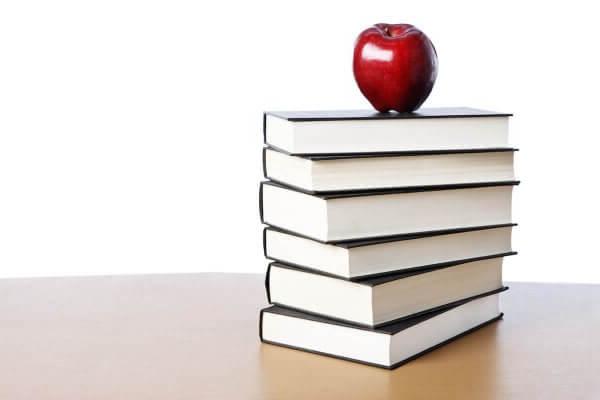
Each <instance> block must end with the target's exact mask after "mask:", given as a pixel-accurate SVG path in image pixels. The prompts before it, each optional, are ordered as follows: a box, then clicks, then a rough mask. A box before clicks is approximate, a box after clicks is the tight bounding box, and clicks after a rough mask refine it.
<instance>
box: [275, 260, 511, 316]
mask: <svg viewBox="0 0 600 400" xmlns="http://www.w3.org/2000/svg"><path fill="white" fill-rule="evenodd" d="M512 254H515V253H507V254H503V255H502V256H504V255H512ZM502 256H494V257H489V258H486V259H481V260H479V261H471V262H463V263H457V264H449V265H446V266H443V267H435V268H431V269H424V270H419V271H411V272H399V273H396V274H391V275H386V276H381V277H373V278H365V279H361V280H357V281H350V280H346V279H343V278H340V277H334V276H331V275H325V274H322V273H318V272H315V271H309V270H306V269H302V268H299V267H294V266H291V265H287V264H283V263H279V262H273V263H271V264H270V265H269V269H268V271H267V278H266V281H265V286H266V289H267V297H268V300H269V302H270V303H272V304H276V305H280V306H285V307H289V308H293V309H297V310H301V311H305V312H309V313H314V314H319V315H323V316H326V317H329V318H333V319H338V320H342V321H348V322H352V323H355V324H360V325H364V326H370V327H373V326H380V325H383V324H387V323H390V322H392V321H396V320H400V319H402V318H407V317H409V316H411V315H414V314H418V313H423V312H429V311H432V310H434V309H436V308H438V307H442V306H445V305H448V304H451V303H453V302H456V301H460V300H463V299H466V298H469V297H472V296H477V295H480V294H482V293H486V292H490V291H493V290H498V289H499V288H502Z"/></svg>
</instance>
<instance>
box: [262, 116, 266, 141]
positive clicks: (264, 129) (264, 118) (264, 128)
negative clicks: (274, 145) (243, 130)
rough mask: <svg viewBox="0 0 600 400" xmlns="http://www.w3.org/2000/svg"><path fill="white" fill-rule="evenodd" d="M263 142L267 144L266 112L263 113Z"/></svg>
mask: <svg viewBox="0 0 600 400" xmlns="http://www.w3.org/2000/svg"><path fill="white" fill-rule="evenodd" d="M262 125H263V128H262V130H263V143H265V144H267V113H263V124H262Z"/></svg>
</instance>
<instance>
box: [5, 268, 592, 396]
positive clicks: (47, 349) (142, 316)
mask: <svg viewBox="0 0 600 400" xmlns="http://www.w3.org/2000/svg"><path fill="white" fill-rule="evenodd" d="M262 282H263V277H262V276H259V275H249V274H248V275H246V274H194V275H154V276H125V277H94V278H48V279H47V278H43V279H13V280H0V399H3V400H4V399H6V400H20V399H28V400H31V399H33V400H47V399H53V400H54V399H55V400H89V399H102V400H120V399H123V400H135V399H161V400H167V399H169V400H183V399H193V400H201V399H214V400H225V399H278V400H279V399H320V398H323V399H345V400H347V399H373V400H375V399H392V398H393V399H436V398H439V399H528V400H529V399H546V400H547V399H600V344H599V343H600V286H593V285H549V284H517V283H513V284H511V290H510V291H509V292H508V293H506V294H504V295H503V300H504V311H505V313H506V316H505V319H504V320H503V321H500V322H498V323H496V324H493V325H491V326H488V327H486V328H484V329H482V330H480V331H478V332H475V333H473V334H471V335H469V336H467V337H464V338H462V339H460V340H458V341H455V342H453V343H451V344H449V345H447V346H445V347H443V348H441V349H438V350H436V351H434V352H432V353H430V354H428V355H426V356H424V357H421V358H419V359H417V360H415V361H413V362H411V363H409V364H407V365H405V366H403V367H400V368H398V369H396V370H394V371H386V370H382V369H377V368H373V367H368V366H364V365H360V364H353V363H350V362H345V361H340V360H336V359H332V358H327V357H323V356H317V355H313V354H308V353H303V352H299V351H294V350H289V349H284V348H279V347H275V346H271V345H261V344H260V343H259V341H258V326H257V324H258V310H259V308H260V307H262V306H264V304H265V296H264V293H263V286H262Z"/></svg>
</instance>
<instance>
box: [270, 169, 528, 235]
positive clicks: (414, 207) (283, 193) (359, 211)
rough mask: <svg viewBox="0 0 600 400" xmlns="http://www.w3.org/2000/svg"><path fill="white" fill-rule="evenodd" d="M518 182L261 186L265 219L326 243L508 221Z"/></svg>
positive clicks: (274, 224)
mask: <svg viewBox="0 0 600 400" xmlns="http://www.w3.org/2000/svg"><path fill="white" fill-rule="evenodd" d="M516 184H518V182H517V181H508V182H494V183H487V184H473V185H469V184H465V185H452V186H445V187H437V188H413V189H394V190H387V191H386V190H372V191H358V192H351V193H347V192H346V193H344V192H339V193H332V194H310V193H307V192H303V191H300V190H298V189H294V188H291V187H288V186H284V185H280V184H277V183H275V182H262V183H261V186H260V201H259V205H260V216H261V220H262V222H263V223H266V224H268V225H272V226H275V227H278V228H281V229H284V230H287V231H290V232H294V233H298V234H300V235H303V236H307V237H310V238H313V239H316V240H320V241H324V242H340V241H347V240H353V239H366V238H376V237H386V236H393V235H400V234H412V233H422V232H432V231H441V230H447V229H460V228H472V227H480V226H486V225H500V224H509V223H512V221H511V201H512V188H513V186H514V185H516Z"/></svg>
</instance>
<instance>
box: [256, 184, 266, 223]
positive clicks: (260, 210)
mask: <svg viewBox="0 0 600 400" xmlns="http://www.w3.org/2000/svg"><path fill="white" fill-rule="evenodd" d="M263 185H264V182H261V183H260V187H259V189H258V213H259V215H260V223H261V224H264V223H265V219H264V217H263V216H264V213H263Z"/></svg>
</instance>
